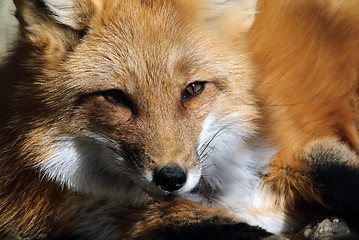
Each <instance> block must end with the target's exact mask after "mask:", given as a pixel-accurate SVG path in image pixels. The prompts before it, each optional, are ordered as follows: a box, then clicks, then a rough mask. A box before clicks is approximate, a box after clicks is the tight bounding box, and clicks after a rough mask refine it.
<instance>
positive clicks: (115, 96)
mask: <svg viewBox="0 0 359 240" xmlns="http://www.w3.org/2000/svg"><path fill="white" fill-rule="evenodd" d="M101 95H102V96H103V97H104V98H105V99H106V100H107V101H108V102H109V103H111V104H113V105H119V106H123V107H128V108H132V106H133V104H132V102H131V101H130V100H129V99H128V98H127V97H126V95H125V93H124V92H123V91H121V90H116V89H112V90H107V91H103V92H101Z"/></svg>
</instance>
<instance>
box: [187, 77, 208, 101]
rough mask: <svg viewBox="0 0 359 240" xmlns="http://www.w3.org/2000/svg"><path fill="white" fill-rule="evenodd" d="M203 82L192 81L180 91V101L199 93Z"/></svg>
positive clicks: (202, 88)
mask: <svg viewBox="0 0 359 240" xmlns="http://www.w3.org/2000/svg"><path fill="white" fill-rule="evenodd" d="M204 86H205V82H193V83H191V84H189V85H188V86H187V87H186V89H185V90H184V91H183V93H182V103H183V102H185V101H186V100H187V99H189V98H191V97H194V96H196V95H198V94H200V93H201V92H202V91H203V90H204Z"/></svg>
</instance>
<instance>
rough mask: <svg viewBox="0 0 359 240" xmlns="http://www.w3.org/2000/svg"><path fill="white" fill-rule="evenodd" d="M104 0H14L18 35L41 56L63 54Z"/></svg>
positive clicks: (88, 23) (81, 32) (86, 26)
mask: <svg viewBox="0 0 359 240" xmlns="http://www.w3.org/2000/svg"><path fill="white" fill-rule="evenodd" d="M101 1H103V0H14V3H15V6H16V16H17V18H18V19H19V22H20V34H21V35H22V36H21V37H22V39H23V40H24V41H27V42H29V43H30V44H31V45H32V46H33V47H35V48H38V49H40V50H41V51H40V52H41V53H42V55H52V57H56V56H63V55H64V54H65V53H66V51H69V50H70V49H71V48H72V47H73V46H74V45H75V44H76V43H77V42H78V40H79V38H80V37H81V36H82V35H83V32H84V31H85V30H86V29H87V28H88V27H89V25H90V22H91V20H92V18H93V17H94V15H95V13H96V11H97V10H98V8H99V6H98V5H100V3H101Z"/></svg>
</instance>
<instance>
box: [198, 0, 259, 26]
mask: <svg viewBox="0 0 359 240" xmlns="http://www.w3.org/2000/svg"><path fill="white" fill-rule="evenodd" d="M203 1H204V4H205V6H206V11H205V12H206V13H205V14H206V15H207V19H208V20H209V21H213V22H214V24H216V25H219V27H222V28H226V29H227V30H229V29H231V30H232V31H236V32H246V31H248V29H249V28H250V27H251V26H252V24H253V21H254V18H255V15H256V7H257V2H258V0H203Z"/></svg>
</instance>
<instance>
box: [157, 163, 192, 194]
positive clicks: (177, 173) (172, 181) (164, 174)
mask: <svg viewBox="0 0 359 240" xmlns="http://www.w3.org/2000/svg"><path fill="white" fill-rule="evenodd" d="M153 180H154V182H155V183H156V184H157V185H158V186H160V187H161V188H162V189H163V190H166V191H169V192H173V191H176V190H178V189H180V188H181V187H183V185H184V184H185V183H186V180H187V173H186V171H185V170H184V169H183V168H181V167H178V166H168V167H163V168H161V169H160V170H159V171H155V172H154V177H153Z"/></svg>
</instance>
